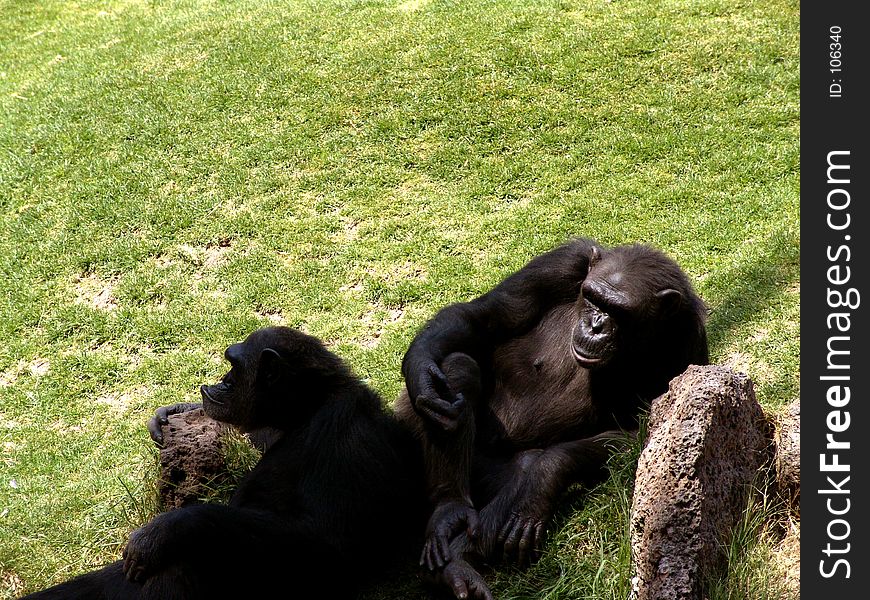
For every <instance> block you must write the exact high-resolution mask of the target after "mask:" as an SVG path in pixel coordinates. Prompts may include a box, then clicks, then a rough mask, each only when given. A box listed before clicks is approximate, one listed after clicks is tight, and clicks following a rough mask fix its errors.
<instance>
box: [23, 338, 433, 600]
mask: <svg viewBox="0 0 870 600" xmlns="http://www.w3.org/2000/svg"><path fill="white" fill-rule="evenodd" d="M225 356H226V359H227V360H228V361H229V363H230V365H231V366H232V368H231V370H230V371H229V373H227V374H226V375H225V376H224V378H223V379H222V380H221V382H220V383H218V384H216V385H210V386H202V388H201V392H202V399H203V407H204V409H205V412H206V414H208V415H209V416H211V417H213V418H214V419H217V420H219V421H224V422H226V423H230V424H233V425H236V426H238V427H239V428H240V429H241V430H243V431H250V430H254V429H259V428H262V427H264V426H268V427H272V428H275V429H277V430H279V431H280V432H281V435H280V437H279V438H278V439H277V441H275V442H274V444H272V445H271V447H269V448H268V449H267V450H266V452H265V453H264V454H263V456H262V458H261V459H260V461H259V462H258V463H257V465H256V467H255V468H254V469H253V470H252V471H251V472H250V473H249V474H248V475H247V476H246V477H245V478H244V479H243V480H242V482H241V483H240V484H239V486H238V488H237V489H236V491H235V493H234V495H233V496H232V499H231V500H230V501H229V504H228V505H218V504H199V505H193V506H187V507H185V508H181V509H177V510H174V511H170V512H166V513H162V514H160V515H158V516H157V517H155V518H154V519H153V520H152V521H150V522H149V523H148V524H146V525H145V526H144V527H142V528H141V529H139V530H137V531H135V532H133V534H132V535H131V536H130V539H129V541H128V543H127V547H126V549H125V550H124V557H123V560H122V561H118V562H116V563H114V564H112V565H109V566H108V567H105V568H104V569H102V570H100V571H96V572H93V573H90V574H86V575H83V576H81V577H79V578H76V579H73V580H71V581H69V582H66V583H63V584H60V585H58V586H55V587H53V588H51V589H49V590H46V591H43V592H40V593H37V594H34V595H33V596H29V597H28V598H41V599H42V598H71V597H80V598H112V599H114V598H125V599H126V598H136V599H140V598H148V599H161V600H165V599H167V598H184V599H186V600H187V599H194V598H256V597H282V598H309V597H311V598H313V597H330V598H335V597H338V598H346V597H349V595H350V593H351V589H352V588H353V587H354V585H355V584H357V583H358V579H359V577H360V576H361V575H364V574H366V573H367V572H369V571H370V570H371V569H372V567H373V566H375V565H376V564H382V563H383V562H384V561H385V560H387V557H388V555H389V554H390V553H391V552H396V551H397V548H400V547H401V545H402V544H401V543H402V542H403V541H404V540H407V539H408V538H407V536H408V532H409V531H413V530H414V529H415V528H418V527H419V528H420V529H422V523H423V522H424V521H425V515H420V516H422V517H423V519H422V520H417V519H416V517H417V515H415V511H419V507H421V506H422V505H423V504H424V501H423V498H424V492H423V480H422V475H421V473H422V463H421V462H420V460H419V450H418V449H417V448H418V445H417V444H416V442H415V441H414V439H413V437H412V436H411V434H410V432H408V431H407V430H406V429H405V428H404V427H402V426H401V425H399V424H398V422H396V421H395V419H393V418H392V416H391V415H388V414H387V413H385V412H384V410H383V408H382V405H381V401H380V399H379V397H378V396H377V395H376V394H375V393H374V392H373V391H371V390H370V389H369V388H367V387H366V386H365V385H364V384H363V383H362V382H361V381H360V380H359V379H357V378H356V377H355V376H354V375H353V374H352V373H351V372H350V370H349V369H348V368H347V367H346V366H345V364H344V363H343V362H342V361H341V359H339V358H338V357H337V356H335V355H334V354H332V353H331V352H329V351H327V350H326V348H324V347H323V345H322V344H321V343H320V342H319V341H318V340H317V339H315V338H313V337H311V336H308V335H305V334H303V333H300V332H298V331H295V330H292V329H288V328H283V327H276V328H268V329H261V330H258V331H255V332H254V333H252V334H251V335H250V336H249V337H248V338H247V339H246V340H245V341H244V342H242V343H240V344H235V345H233V346H230V347H229V348H228V349H227V351H226V353H225ZM418 531H419V529H418ZM412 535H413V534H412Z"/></svg>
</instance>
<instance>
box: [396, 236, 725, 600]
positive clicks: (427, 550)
mask: <svg viewBox="0 0 870 600" xmlns="http://www.w3.org/2000/svg"><path fill="white" fill-rule="evenodd" d="M705 319H706V308H705V307H704V304H703V302H702V301H701V300H700V298H698V296H697V295H696V294H695V292H694V291H693V290H692V287H691V285H690V283H689V281H688V278H687V277H686V275H685V274H684V273H683V271H682V270H681V269H680V268H679V267H678V266H677V265H676V263H674V262H673V261H672V260H671V259H669V258H667V257H666V256H665V255H664V254H662V253H661V252H658V251H657V250H654V249H652V248H649V247H647V246H642V245H633V246H621V247H617V248H613V249H603V248H601V247H599V246H597V245H596V244H595V243H594V242H592V241H591V240H586V239H576V240H573V241H571V242H569V243H567V244H565V245H563V246H561V247H559V248H556V249H554V250H552V251H550V252H548V253H546V254H543V255H541V256H538V257H537V258H535V259H533V260H532V261H531V262H529V263H528V264H527V265H526V266H525V267H523V268H522V269H521V270H519V271H518V272H516V273H514V274H513V275H511V276H509V277H508V278H506V279H505V280H504V281H503V282H502V283H500V284H499V285H498V286H496V287H495V288H494V289H493V290H492V291H490V292H488V293H486V294H484V295H483V296H481V297H479V298H477V299H475V300H472V301H470V302H465V303H458V304H453V305H451V306H448V307H446V308H444V309H443V310H441V311H440V312H439V313H438V314H437V315H435V317H434V318H433V319H432V320H431V321H429V322H428V323H427V324H426V326H425V327H424V328H423V329H422V330H421V331H420V332H419V334H418V335H417V337H416V338H415V339H414V341H413V343H412V344H411V346H410V348H409V349H408V351H407V353H406V354H405V358H404V360H403V364H402V372H403V374H404V376H405V383H406V388H407V390H406V393H404V394H403V395H402V397H401V398H400V399H399V403H398V406H397V413H398V414H399V415H400V418H401V419H403V420H404V421H405V422H406V423H408V424H409V425H410V426H411V427H412V428H413V429H414V430H415V431H416V432H417V434H418V438H419V439H420V440H421V443H422V447H423V451H424V461H425V463H426V476H427V479H428V488H429V497H430V501H431V503H432V505H433V506H434V511H433V513H432V517H431V518H430V521H429V526H428V529H427V541H426V543H425V545H424V549H423V554H422V558H421V564H422V565H424V566H425V567H426V569H427V571H428V573H429V574H430V576H431V577H432V578H433V579H434V580H435V581H436V582H438V583H440V584H442V585H445V586H447V587H448V588H450V589H451V590H452V591H453V593H454V594H455V595H456V596H457V597H464V596H465V595H467V596H468V597H471V598H478V599H487V598H491V594H490V592H489V590H488V588H487V586H486V584H485V582H484V581H483V579H482V578H481V576H480V575H479V574H478V573H477V572H476V571H475V570H474V568H472V567H471V565H470V563H469V562H468V561H469V560H471V559H473V558H480V557H482V558H484V559H486V560H487V561H492V560H494V559H498V558H502V557H504V558H505V559H508V560H511V561H517V562H519V563H525V562H528V561H529V560H530V559H531V558H533V556H534V555H535V554H536V553H537V551H538V550H539V549H540V546H541V542H542V538H543V534H544V526H545V524H546V523H547V521H548V520H549V518H550V516H551V515H552V512H553V509H554V504H555V502H556V500H557V499H558V497H559V496H560V495H561V494H562V493H563V492H564V491H565V490H566V489H567V487H568V486H569V485H570V484H571V483H574V482H577V481H581V480H584V479H590V478H598V477H600V476H601V475H602V474H603V472H604V464H605V461H606V459H607V456H608V454H609V452H610V447H611V446H612V444H613V443H614V441H615V440H617V439H619V438H620V437H623V436H624V432H625V431H631V430H633V429H635V428H636V427H637V418H638V415H639V413H640V412H641V409H642V408H643V407H645V406H646V405H647V404H648V403H649V402H650V401H651V400H652V399H653V398H655V397H656V396H658V395H660V394H661V393H663V392H664V391H666V389H667V385H668V382H669V381H670V380H671V379H672V378H673V377H675V376H677V375H679V374H680V373H682V372H683V371H684V370H685V369H686V367H688V365H689V364H691V363H694V364H705V363H707V361H708V354H707V337H706V332H705V326H704V322H705Z"/></svg>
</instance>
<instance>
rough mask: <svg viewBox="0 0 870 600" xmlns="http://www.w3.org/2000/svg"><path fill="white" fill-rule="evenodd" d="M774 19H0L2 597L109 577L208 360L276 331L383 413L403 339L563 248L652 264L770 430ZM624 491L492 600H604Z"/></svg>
mask: <svg viewBox="0 0 870 600" xmlns="http://www.w3.org/2000/svg"><path fill="white" fill-rule="evenodd" d="M798 14H799V7H798V3H797V2H794V1H791V0H772V1H767V2H761V1H757V0H747V1H743V2H739V3H734V2H725V1H718V0H684V1H683V0H681V1H677V0H656V1H652V2H633V1H619V2H605V1H604V0H564V1H556V0H553V1H544V0H540V1H535V2H511V1H508V0H491V1H485V2H484V1H479V2H478V1H474V2H451V1H438V0H431V1H426V0H421V1H417V2H398V1H386V0H385V1H380V2H362V1H360V2H355V1H348V0H343V1H335V2H333V1H326V2H321V1H318V2H305V1H281V2H279V1H273V0H258V1H256V2H254V1H250V0H240V1H237V2H216V1H207V0H199V1H196V0H175V1H169V0H167V1H162V0H152V1H146V0H127V1H122V0H118V1H110V0H102V1H98V0H78V1H60V0H48V1H44V2H22V1H16V0H0V342H2V343H0V532H2V535H0V595H6V596H15V595H17V594H19V593H21V592H24V591H29V590H34V589H37V588H40V587H44V586H46V585H48V584H50V583H53V582H57V581H60V580H62V579H64V578H66V577H69V576H71V575H73V574H75V573H79V572H82V571H84V570H87V569H91V568H93V567H95V566H97V565H100V564H103V563H105V562H107V561H109V560H112V559H114V558H116V557H117V556H119V553H120V548H121V544H122V543H123V541H124V540H125V538H126V535H127V534H128V532H129V531H130V530H131V529H132V528H133V527H136V526H137V525H138V524H139V523H140V522H141V520H142V519H144V518H147V513H148V510H149V508H148V506H149V504H148V500H147V495H148V493H149V492H148V491H147V485H145V486H143V479H145V480H147V479H148V477H149V476H152V477H153V466H154V456H153V451H152V449H151V448H150V445H149V443H148V439H147V433H146V430H145V422H146V420H147V417H148V416H149V415H150V414H151V412H152V411H153V410H154V408H155V407H157V406H159V405H162V404H169V403H172V402H179V401H191V400H195V399H196V390H197V387H198V385H199V384H200V383H202V382H204V381H209V380H213V379H214V378H216V377H218V376H219V375H220V374H221V373H222V371H223V369H224V366H223V365H222V364H221V353H222V351H223V349H224V348H225V347H226V346H227V345H228V344H230V343H232V342H235V341H238V340H240V339H242V338H243V337H244V336H245V335H246V334H247V333H248V332H250V331H251V330H253V329H255V328H257V327H259V326H262V325H266V324H270V323H283V324H287V325H290V326H295V327H301V328H303V329H305V330H306V331H308V332H310V333H312V334H314V335H317V336H319V337H321V338H323V339H324V340H325V341H326V342H327V343H328V344H329V345H330V347H331V348H332V349H333V350H335V351H337V352H338V353H339V354H341V355H342V356H343V357H345V358H346V359H348V360H349V362H350V363H351V364H352V365H353V367H354V369H355V370H356V372H357V373H358V374H360V375H361V376H362V377H364V378H365V379H366V380H367V381H368V382H369V383H370V384H371V385H372V386H374V387H375V388H377V389H378V390H379V391H380V392H381V393H382V394H383V396H384V397H385V398H386V399H390V400H391V399H393V398H395V397H396V395H397V394H398V392H399V389H400V387H401V376H400V373H399V362H400V360H401V356H402V354H403V352H404V350H405V348H407V345H408V343H409V342H410V340H411V339H412V337H413V335H414V332H415V331H416V330H417V328H418V327H419V326H420V325H421V324H422V323H423V322H424V321H425V319H426V318H427V317H429V316H431V315H432V314H433V313H434V312H435V311H436V310H437V309H438V308H440V307H441V306H443V305H445V304H446V303H449V302H454V301H457V300H466V299H469V298H471V297H474V296H475V295H477V294H480V293H482V292H484V291H485V290H487V289H488V288H490V287H491V286H492V285H494V284H495V283H496V282H498V281H499V280H500V279H501V278H503V277H504V276H505V275H507V274H508V273H510V272H511V271H512V270H515V269H517V268H519V267H520V266H521V265H522V264H523V263H524V262H526V261H527V260H528V259H529V258H531V257H532V256H534V255H535V254H538V253H540V252H543V251H545V250H547V249H549V248H551V247H552V246H554V245H556V244H558V243H560V242H562V241H564V240H565V239H566V238H568V237H570V236H572V235H585V236H590V237H594V238H596V239H598V240H600V241H601V242H602V243H605V244H618V243H626V242H633V241H643V242H648V243H651V244H654V245H656V246H658V247H660V248H662V249H663V250H664V251H666V252H667V253H669V254H670V255H672V256H673V257H674V258H675V259H677V260H678V261H679V262H680V263H681V264H682V265H683V266H684V267H685V269H686V271H687V272H688V273H689V274H690V275H691V277H692V279H693V280H694V281H695V282H696V284H697V288H698V290H699V292H700V293H701V295H702V296H703V297H704V299H705V300H706V301H707V302H708V304H709V305H710V307H711V308H712V316H711V320H710V340H711V350H712V358H713V360H715V361H717V362H727V363H728V364H732V365H734V366H736V367H737V368H740V369H742V370H745V371H747V372H748V373H749V374H750V375H751V376H752V377H753V378H754V380H755V381H756V384H757V390H758V396H759V399H760V401H761V402H762V404H763V405H764V406H765V408H766V409H768V410H770V411H777V410H780V407H782V406H784V404H785V403H786V402H788V401H790V400H791V399H792V398H794V397H796V396H797V394H798V381H799V380H798V356H799V351H798V344H799V336H798V310H799V294H800V289H799V284H800V277H799V270H798V255H799V246H800V240H799V228H798V190H799V177H798V175H799V173H798V156H799V155H798V150H799V147H798V146H799V145H798V141H799V95H798V93H799V85H800V78H799V72H798V66H799V54H798ZM149 474H150V475H149ZM619 481H623V480H619ZM606 485H608V486H612V485H614V484H613V483H608V484H606ZM626 486H627V483H626V484H624V485H623V486H622V487H621V488H618V489H617V488H603V489H604V490H609V491H606V492H603V495H602V496H598V495H596V494H598V492H595V491H593V492H591V493H589V494H588V495H582V496H581V497H578V498H577V499H576V502H573V503H571V504H570V507H571V510H568V509H566V512H565V514H564V517H562V521H560V523H562V526H561V527H560V528H559V529H558V530H557V531H556V532H555V533H554V535H553V544H551V547H550V551H549V552H548V553H547V556H545V557H544V560H543V561H542V562H541V564H540V565H539V566H537V567H535V568H534V569H533V570H532V571H531V572H528V573H524V574H519V573H498V574H494V575H493V577H494V580H495V581H496V582H497V588H498V589H499V590H500V592H501V593H502V594H503V595H504V596H506V597H510V596H511V594H513V596H514V597H530V598H537V597H539V594H540V593H543V592H540V590H551V592H548V593H549V594H550V595H549V596H548V597H552V598H616V597H619V598H624V594H623V591H624V589H625V582H624V580H623V579H624V574H625V563H624V559H625V542H624V538H623V537H621V536H623V534H624V530H625V529H626V528H627V525H626V523H625V522H624V520H623V519H624V514H623V513H622V512H619V510H617V506H621V505H622V504H623V501H622V500H620V501H619V502H617V503H611V502H610V495H614V494H615V495H617V497H620V498H621V497H622V496H625V495H627V494H628V491H627V490H628V488H627V487H626ZM613 504H616V505H617V506H613ZM574 509H577V510H579V511H580V512H579V513H575V512H574ZM613 511H616V512H613ZM511 590H517V591H516V592H513V591H511ZM390 594H392V595H393V596H394V597H400V596H401V594H399V593H394V592H384V595H383V597H384V598H387V597H391V596H390Z"/></svg>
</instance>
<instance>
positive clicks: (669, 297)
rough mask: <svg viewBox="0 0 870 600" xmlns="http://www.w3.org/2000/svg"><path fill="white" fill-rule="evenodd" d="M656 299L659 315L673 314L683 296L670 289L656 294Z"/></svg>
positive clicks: (677, 291) (681, 301)
mask: <svg viewBox="0 0 870 600" xmlns="http://www.w3.org/2000/svg"><path fill="white" fill-rule="evenodd" d="M656 298H658V301H659V314H662V315H670V314H673V313H674V312H676V311H677V309H678V308H680V305H681V304H682V303H683V294H681V293H680V292H679V290H674V289H671V288H668V289H666V290H662V291H660V292H658V293H656Z"/></svg>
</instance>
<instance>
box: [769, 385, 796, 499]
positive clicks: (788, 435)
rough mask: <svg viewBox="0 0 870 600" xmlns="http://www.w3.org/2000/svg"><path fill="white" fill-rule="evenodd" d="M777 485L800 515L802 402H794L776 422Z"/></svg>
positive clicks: (782, 495)
mask: <svg viewBox="0 0 870 600" xmlns="http://www.w3.org/2000/svg"><path fill="white" fill-rule="evenodd" d="M775 440H776V487H777V491H778V492H779V494H780V497H781V498H783V499H784V500H785V502H786V505H787V506H788V507H789V508H790V509H791V510H792V512H793V513H794V514H796V515H800V499H801V402H800V399H798V400H795V401H794V402H792V403H791V404H790V405H789V407H788V410H787V411H786V412H785V413H784V414H783V415H782V416H780V417H778V418H777V423H776V437H775Z"/></svg>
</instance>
